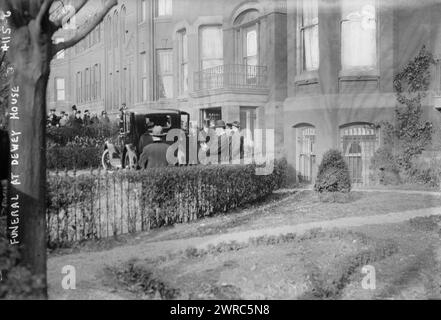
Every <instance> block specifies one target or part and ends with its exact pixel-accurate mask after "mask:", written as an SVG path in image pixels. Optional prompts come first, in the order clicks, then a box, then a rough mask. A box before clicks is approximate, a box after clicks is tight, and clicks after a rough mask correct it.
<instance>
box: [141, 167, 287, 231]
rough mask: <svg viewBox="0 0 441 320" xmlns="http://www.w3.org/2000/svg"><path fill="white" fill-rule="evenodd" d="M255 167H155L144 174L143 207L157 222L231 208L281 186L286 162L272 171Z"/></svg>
mask: <svg viewBox="0 0 441 320" xmlns="http://www.w3.org/2000/svg"><path fill="white" fill-rule="evenodd" d="M255 169H256V168H255V166H254V165H247V166H244V165H225V166H222V165H213V166H196V167H182V168H179V169H177V170H176V169H175V168H166V169H160V170H151V171H149V172H147V173H146V176H145V177H142V178H141V179H142V200H141V201H142V203H141V207H142V208H144V209H145V210H147V211H148V213H149V216H150V223H152V224H153V225H154V226H163V225H170V224H174V223H179V222H187V221H190V220H196V219H200V218H202V217H205V216H209V215H212V214H216V213H221V212H227V211H229V210H231V209H234V208H237V207H241V206H243V205H245V204H249V203H253V202H255V201H256V200H258V199H262V198H264V197H266V196H268V195H269V194H271V193H272V192H273V191H274V190H276V189H278V188H280V187H281V185H282V184H283V181H284V178H285V175H286V162H285V161H281V162H276V164H275V166H274V171H273V173H272V174H270V175H256V174H255Z"/></svg>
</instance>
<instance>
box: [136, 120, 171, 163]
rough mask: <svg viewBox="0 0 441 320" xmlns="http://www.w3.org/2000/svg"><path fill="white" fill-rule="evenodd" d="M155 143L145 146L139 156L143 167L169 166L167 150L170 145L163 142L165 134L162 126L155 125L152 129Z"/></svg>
mask: <svg viewBox="0 0 441 320" xmlns="http://www.w3.org/2000/svg"><path fill="white" fill-rule="evenodd" d="M152 136H153V143H151V144H149V145H148V146H146V147H145V148H144V150H143V151H142V154H141V156H140V158H139V166H140V167H141V169H151V168H163V167H167V166H168V162H167V150H168V148H169V147H170V145H168V144H167V143H165V142H163V140H162V139H163V138H164V136H165V134H164V133H163V131H162V127H161V126H155V127H154V128H153V130H152Z"/></svg>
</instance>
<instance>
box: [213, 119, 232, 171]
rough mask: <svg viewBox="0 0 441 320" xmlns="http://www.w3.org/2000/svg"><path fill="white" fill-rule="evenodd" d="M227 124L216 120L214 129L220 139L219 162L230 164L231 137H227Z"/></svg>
mask: <svg viewBox="0 0 441 320" xmlns="http://www.w3.org/2000/svg"><path fill="white" fill-rule="evenodd" d="M225 128H226V124H225V121H223V120H216V122H215V124H214V129H215V131H216V136H217V138H218V161H219V163H221V162H228V161H229V160H230V137H229V136H228V135H227V133H226V131H225Z"/></svg>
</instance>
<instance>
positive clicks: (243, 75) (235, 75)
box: [194, 64, 268, 91]
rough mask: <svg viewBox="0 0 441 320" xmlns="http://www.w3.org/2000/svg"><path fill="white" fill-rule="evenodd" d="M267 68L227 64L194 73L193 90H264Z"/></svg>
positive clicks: (266, 86)
mask: <svg viewBox="0 0 441 320" xmlns="http://www.w3.org/2000/svg"><path fill="white" fill-rule="evenodd" d="M266 88H268V85H267V67H264V66H249V65H241V64H227V65H221V66H217V67H213V68H208V69H205V70H202V71H199V72H195V76H194V89H195V91H199V90H211V89H266Z"/></svg>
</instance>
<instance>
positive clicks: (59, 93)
mask: <svg viewBox="0 0 441 320" xmlns="http://www.w3.org/2000/svg"><path fill="white" fill-rule="evenodd" d="M65 99H66V92H65V86H64V78H55V100H56V101H64V100H65Z"/></svg>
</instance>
